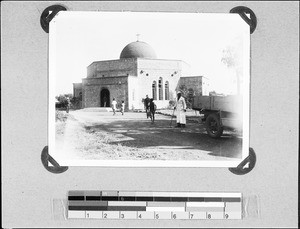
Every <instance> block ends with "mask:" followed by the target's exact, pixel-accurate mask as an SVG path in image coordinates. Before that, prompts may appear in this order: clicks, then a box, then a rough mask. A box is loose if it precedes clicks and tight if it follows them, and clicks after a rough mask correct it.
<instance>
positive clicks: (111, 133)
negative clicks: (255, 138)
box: [56, 110, 242, 160]
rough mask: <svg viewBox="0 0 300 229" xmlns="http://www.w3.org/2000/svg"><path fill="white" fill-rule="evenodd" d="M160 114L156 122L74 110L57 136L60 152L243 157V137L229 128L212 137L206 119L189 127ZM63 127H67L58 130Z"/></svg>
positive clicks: (88, 155)
mask: <svg viewBox="0 0 300 229" xmlns="http://www.w3.org/2000/svg"><path fill="white" fill-rule="evenodd" d="M175 122H176V121H175V120H174V119H173V120H172V124H171V117H170V116H165V115H160V114H157V115H156V120H155V123H154V124H152V123H151V122H150V120H149V119H147V118H146V115H145V113H133V112H131V113H129V112H128V113H125V115H124V116H122V115H121V114H120V113H117V114H116V115H115V116H113V115H112V113H111V112H95V111H93V112H91V111H90V112H87V111H84V110H78V111H70V114H69V117H68V119H67V121H66V124H65V129H64V131H63V134H58V133H57V135H56V152H57V153H58V154H59V156H61V157H64V158H68V159H82V160H90V159H95V160H105V159H109V160H114V159H116V160H124V159H126V160H230V159H233V158H241V151H242V139H241V138H240V137H239V136H237V135H235V134H234V133H231V132H228V133H226V132H225V134H224V135H223V137H222V138H220V139H212V138H210V137H208V135H207V134H206V132H205V128H204V126H203V124H199V123H197V122H195V120H191V121H188V122H187V126H186V128H182V129H181V128H175V127H174V126H175V124H176V123H175ZM57 131H60V132H61V130H58V129H57Z"/></svg>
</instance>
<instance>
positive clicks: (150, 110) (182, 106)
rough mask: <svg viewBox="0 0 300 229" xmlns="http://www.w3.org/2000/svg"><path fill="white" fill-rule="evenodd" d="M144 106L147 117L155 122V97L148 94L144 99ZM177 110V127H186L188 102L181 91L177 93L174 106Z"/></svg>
mask: <svg viewBox="0 0 300 229" xmlns="http://www.w3.org/2000/svg"><path fill="white" fill-rule="evenodd" d="M144 106H145V110H146V115H147V118H149V117H150V118H151V122H152V123H154V119H155V118H154V117H155V111H156V105H155V103H154V102H153V98H151V99H150V98H149V97H148V95H146V98H145V99H144ZM175 110H176V123H177V125H176V127H183V128H184V127H185V125H186V102H185V99H184V98H183V97H182V95H181V92H178V93H177V100H176V103H175V106H174V111H175Z"/></svg>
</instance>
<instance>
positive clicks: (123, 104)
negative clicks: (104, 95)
mask: <svg viewBox="0 0 300 229" xmlns="http://www.w3.org/2000/svg"><path fill="white" fill-rule="evenodd" d="M124 111H125V102H124V100H122V107H121V113H122V115H124Z"/></svg>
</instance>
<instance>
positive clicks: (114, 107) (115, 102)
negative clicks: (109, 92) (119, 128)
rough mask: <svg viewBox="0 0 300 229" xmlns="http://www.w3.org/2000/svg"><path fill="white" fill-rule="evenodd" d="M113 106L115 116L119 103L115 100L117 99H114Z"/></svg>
mask: <svg viewBox="0 0 300 229" xmlns="http://www.w3.org/2000/svg"><path fill="white" fill-rule="evenodd" d="M111 105H112V109H113V112H114V115H115V114H116V109H117V101H116V100H115V98H113V101H112V103H111Z"/></svg>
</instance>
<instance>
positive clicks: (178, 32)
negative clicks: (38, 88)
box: [49, 11, 250, 95]
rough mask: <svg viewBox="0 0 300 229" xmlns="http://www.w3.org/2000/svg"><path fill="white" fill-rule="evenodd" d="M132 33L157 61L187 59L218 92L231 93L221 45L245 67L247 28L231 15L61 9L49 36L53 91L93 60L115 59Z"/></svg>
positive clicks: (231, 71)
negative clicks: (233, 52)
mask: <svg viewBox="0 0 300 229" xmlns="http://www.w3.org/2000/svg"><path fill="white" fill-rule="evenodd" d="M137 34H140V35H139V40H140V41H144V42H146V43H148V44H149V45H150V46H152V48H153V49H154V50H155V52H156V55H157V58H158V59H175V60H182V61H184V62H186V63H188V64H189V65H190V68H191V74H190V75H193V76H199V75H201V76H205V77H207V78H208V79H209V80H210V85H211V90H215V91H216V92H218V93H224V94H232V93H235V92H236V85H235V84H234V82H233V81H234V79H235V75H236V72H237V71H236V69H235V68H229V67H227V66H226V65H225V64H224V63H222V61H221V59H222V55H223V50H224V49H226V48H227V47H229V46H230V47H233V49H234V50H236V52H237V57H236V58H237V59H236V60H235V62H236V63H238V65H239V66H238V68H239V71H240V72H242V73H243V74H244V73H245V71H249V69H246V68H249V67H248V66H249V65H248V64H245V62H247V61H248V62H249V56H247V54H248V53H249V52H248V51H247V50H249V49H250V38H249V37H250V32H249V26H248V25H247V24H246V23H245V22H244V21H243V20H242V19H241V17H240V16H239V15H236V14H220V13H218V14H216V13H214V14H201V13H149V12H147V13H146V12H79V11H77V12H76V11H61V12H59V13H58V15H57V16H56V17H55V18H54V19H53V20H52V21H51V23H50V35H49V36H50V39H49V49H50V53H51V55H50V56H49V61H50V65H49V66H50V69H51V73H53V74H54V76H55V79H56V82H55V94H56V95H59V94H66V93H72V92H73V83H80V82H81V79H82V78H85V77H86V75H87V66H88V65H90V64H91V63H92V62H93V61H101V60H114V59H119V56H120V53H121V51H122V49H123V48H124V47H125V46H126V45H127V44H129V43H131V42H134V41H136V40H137ZM243 74H242V76H243Z"/></svg>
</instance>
